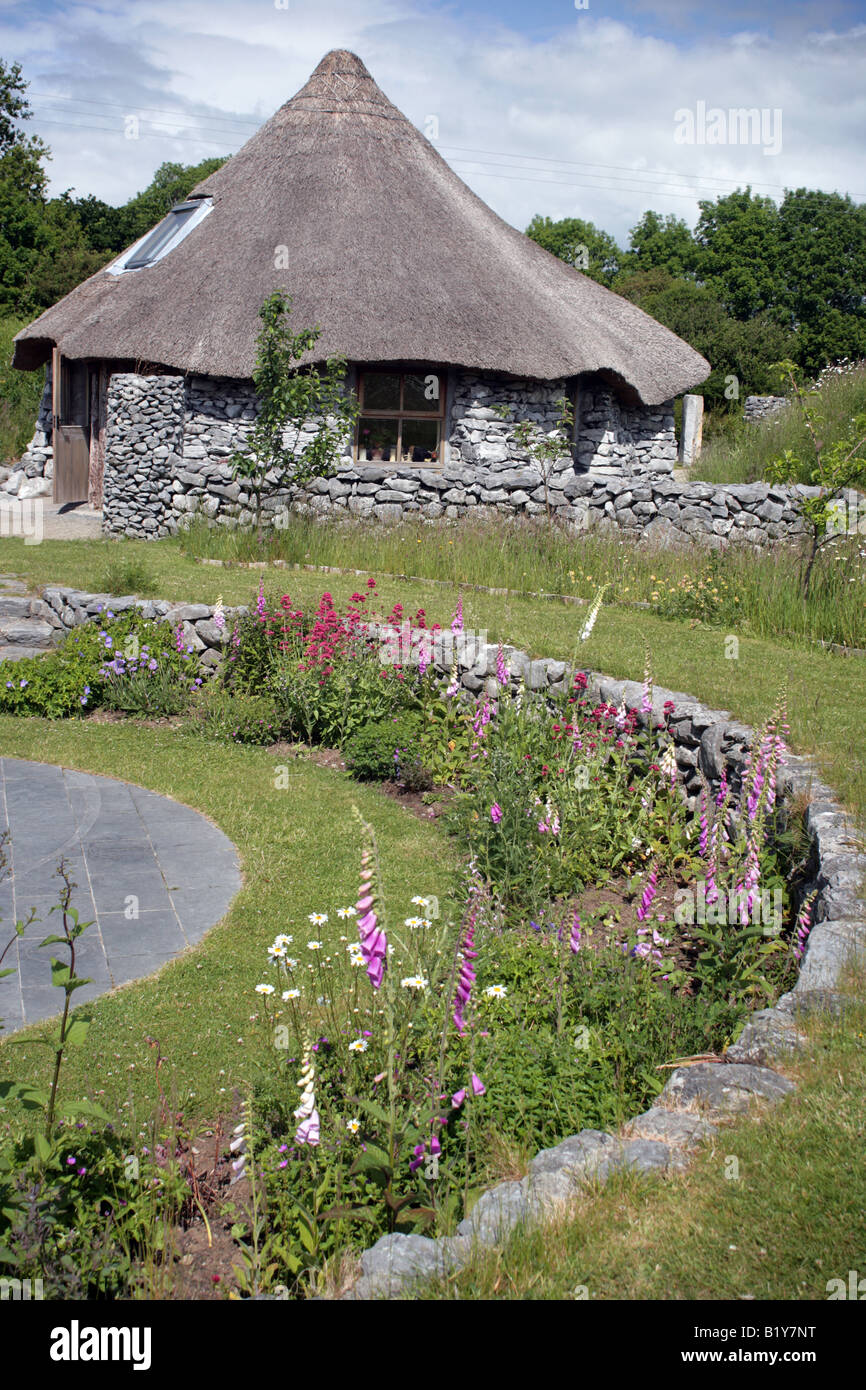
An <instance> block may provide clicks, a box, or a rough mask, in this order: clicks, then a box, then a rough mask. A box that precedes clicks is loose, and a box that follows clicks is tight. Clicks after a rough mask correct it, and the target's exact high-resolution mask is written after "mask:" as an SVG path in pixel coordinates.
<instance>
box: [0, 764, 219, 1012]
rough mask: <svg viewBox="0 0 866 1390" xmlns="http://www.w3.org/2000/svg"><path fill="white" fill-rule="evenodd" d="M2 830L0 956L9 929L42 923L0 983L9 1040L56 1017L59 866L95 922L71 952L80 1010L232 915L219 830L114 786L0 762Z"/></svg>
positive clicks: (136, 790)
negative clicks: (47, 942)
mask: <svg viewBox="0 0 866 1390" xmlns="http://www.w3.org/2000/svg"><path fill="white" fill-rule="evenodd" d="M7 827H8V829H9V831H10V832H11V844H10V845H7V850H6V854H7V861H8V867H7V873H6V875H5V877H4V878H3V879H2V880H0V943H2V944H0V950H2V948H3V946H5V945H6V942H7V941H8V940H9V937H10V936H11V935H12V932H13V930H14V924H15V922H16V921H18V920H23V919H24V918H26V917H27V916H29V913H30V909H31V908H35V909H36V913H37V917H38V918H40V919H41V920H39V921H35V922H34V923H33V924H32V925H31V926H30V927H28V928H27V931H26V932H25V933H24V935H23V936H21V937H19V938H18V940H17V942H16V943H15V945H14V946H13V947H12V949H11V950H10V951H9V952H8V954H7V955H6V958H5V960H4V962H3V966H4V968H5V967H6V966H12V967H17V970H16V973H15V974H14V975H7V976H6V977H5V979H0V1018H2V1019H3V1022H4V1027H5V1029H6V1031H7V1032H12V1031H13V1030H14V1029H16V1028H21V1027H23V1026H24V1024H27V1023H34V1022H36V1021H37V1020H38V1019H43V1018H49V1017H51V1016H52V1015H53V1014H56V1013H58V1012H59V1011H60V1009H61V1007H62V1003H63V995H62V993H61V991H60V990H59V989H57V988H55V987H54V986H52V985H51V979H50V971H51V967H50V957H51V956H52V955H53V954H56V955H57V957H58V959H60V960H62V961H64V962H66V960H67V959H68V952H67V951H66V949H65V948H63V947H59V946H58V947H56V948H55V947H44V948H43V949H42V950H40V949H39V942H40V941H42V940H43V939H44V937H46V936H48V935H49V934H53V933H55V932H57V933H59V932H61V931H62V919H61V917H60V914H59V913H57V912H54V913H51V915H50V916H49V910H50V908H51V907H53V906H54V904H55V903H56V902H57V900H58V896H59V890H60V888H61V887H62V884H61V880H60V879H59V878H58V877H57V874H56V868H57V863H58V861H59V860H60V858H61V857H63V858H64V859H66V861H67V863H68V864H69V867H70V869H71V871H72V878H73V881H74V882H75V883H76V884H77V888H76V889H75V891H74V893H73V897H72V906H73V907H75V908H77V910H78V915H79V920H80V921H82V922H91V921H92V922H93V926H91V927H89V928H88V930H87V931H86V932H84V933H83V935H82V936H80V937H79V938H78V943H77V947H76V968H77V970H78V971H79V973H80V974H82V975H85V976H87V977H88V978H90V979H91V980H92V983H91V984H89V985H85V986H83V987H82V988H81V989H79V990H76V991H75V995H74V1001H75V1004H76V1005H79V1004H83V1003H85V1002H86V1001H87V1000H89V999H94V998H96V997H97V995H100V994H105V993H106V992H107V991H108V990H110V989H113V988H115V987H116V986H117V985H121V984H124V983H125V982H126V981H128V980H136V979H139V978H140V977H141V976H143V975H149V974H151V973H152V972H153V971H154V970H156V969H158V968H159V966H161V965H164V964H165V962H166V961H169V960H172V959H173V958H174V957H175V956H177V955H179V954H180V952H181V951H183V950H185V949H186V947H188V946H191V945H192V944H193V943H194V942H196V941H199V940H200V939H201V938H202V936H204V934H205V932H206V931H207V930H208V928H209V927H212V926H213V925H214V923H216V922H218V921H219V920H220V918H221V917H223V916H224V915H225V913H226V911H227V910H228V906H229V904H230V902H231V900H232V898H233V897H234V895H235V893H236V892H237V891H238V889H239V888H240V886H241V875H240V868H239V863H238V856H237V852H236V850H235V847H234V845H233V844H232V842H231V840H229V839H228V838H227V837H226V836H225V835H224V834H223V833H222V831H221V830H218V829H217V828H216V826H213V825H211V824H210V822H209V821H207V820H205V818H204V816H201V815H199V813H198V812H197V811H193V810H191V809H190V808H189V807H188V806H181V805H179V804H178V803H177V802H175V801H171V800H169V799H168V798H167V797H164V796H159V795H158V794H157V793H156V792H151V791H147V790H145V788H144V787H138V786H135V785H133V784H132V783H129V782H117V781H114V780H113V779H112V778H109V777H96V776H92V775H91V774H89V773H85V772H73V771H70V770H68V769H65V768H60V767H54V766H51V765H49V764H47V763H31V762H23V761H20V760H18V759H14V758H0V832H2V831H3V830H4V829H6V828H7Z"/></svg>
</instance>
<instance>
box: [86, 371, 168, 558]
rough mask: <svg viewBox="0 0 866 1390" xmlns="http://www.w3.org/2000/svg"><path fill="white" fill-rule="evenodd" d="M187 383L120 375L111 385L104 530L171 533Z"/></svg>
mask: <svg viewBox="0 0 866 1390" xmlns="http://www.w3.org/2000/svg"><path fill="white" fill-rule="evenodd" d="M184 400H185V390H184V380H183V377H180V376H136V375H135V374H134V373H132V372H117V373H115V375H113V376H112V377H111V380H110V381H109V384H108V403H107V411H106V427H105V438H106V448H105V480H104V489H105V491H104V498H103V506H102V516H103V524H102V529H103V531H104V532H105V533H106V534H107V535H109V536H124V535H125V536H139V537H144V538H145V539H148V538H151V537H153V538H154V539H155V538H156V537H158V536H165V535H168V534H169V533H170V532H171V531H172V530H173V529H174V526H173V525H172V524H170V522H171V519H172V512H171V499H172V488H173V484H174V479H175V477H176V474H177V471H178V469H179V468H180V466H181V459H182V452H183V438H184Z"/></svg>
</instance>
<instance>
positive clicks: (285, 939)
mask: <svg viewBox="0 0 866 1390" xmlns="http://www.w3.org/2000/svg"><path fill="white" fill-rule="evenodd" d="M294 939H295V938H294V937H293V936H275V937H274V945H275V946H291V944H292V942H293V941H294Z"/></svg>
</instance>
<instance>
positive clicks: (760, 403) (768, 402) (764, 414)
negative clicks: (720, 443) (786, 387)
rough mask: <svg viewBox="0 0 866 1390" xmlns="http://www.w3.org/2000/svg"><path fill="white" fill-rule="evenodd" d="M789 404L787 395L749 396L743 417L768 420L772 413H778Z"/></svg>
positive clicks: (745, 418)
mask: <svg viewBox="0 0 866 1390" xmlns="http://www.w3.org/2000/svg"><path fill="white" fill-rule="evenodd" d="M787 404H788V397H787V396H747V397H746V399H745V402H744V404H743V419H744V420H750V421H753V420H766V419H767V418H768V416H770V415H778V413H779V411H780V410H784V408H785V406H786V405H787Z"/></svg>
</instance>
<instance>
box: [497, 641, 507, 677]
mask: <svg viewBox="0 0 866 1390" xmlns="http://www.w3.org/2000/svg"><path fill="white" fill-rule="evenodd" d="M508 679H509V677H508V667H507V666H506V665H505V656H504V654H503V651H502V643H501V642H500V643H499V647H498V649H497V652H496V680H497V682H498V684H499V685H507V684H508Z"/></svg>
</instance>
